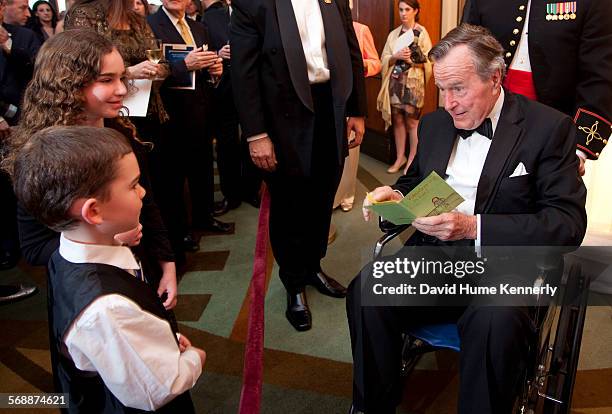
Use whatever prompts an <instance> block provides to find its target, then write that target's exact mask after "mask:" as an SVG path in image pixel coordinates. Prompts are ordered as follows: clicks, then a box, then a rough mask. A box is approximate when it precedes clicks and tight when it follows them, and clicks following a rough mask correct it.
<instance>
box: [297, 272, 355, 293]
mask: <svg viewBox="0 0 612 414" xmlns="http://www.w3.org/2000/svg"><path fill="white" fill-rule="evenodd" d="M306 283H308V284H309V285H310V286H314V287H315V289H317V290H318V291H319V292H321V293H322V294H324V295H325V296H331V297H332V298H343V297H345V296H346V288H345V287H344V286H342V285H341V284H340V283H338V282H336V281H335V280H334V279H332V278H331V277H329V276H327V275H326V274H325V272H323V271H322V270H319V271H318V272H315V273H314V274H313V275H311V276H310V277H309V278H308V281H307V282H306Z"/></svg>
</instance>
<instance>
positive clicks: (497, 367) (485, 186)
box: [347, 24, 587, 414]
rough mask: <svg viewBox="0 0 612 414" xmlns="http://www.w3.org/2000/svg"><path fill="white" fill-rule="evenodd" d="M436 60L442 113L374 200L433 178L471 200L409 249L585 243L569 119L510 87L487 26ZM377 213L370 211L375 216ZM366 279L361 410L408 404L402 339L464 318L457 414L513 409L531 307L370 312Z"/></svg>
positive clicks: (444, 46)
mask: <svg viewBox="0 0 612 414" xmlns="http://www.w3.org/2000/svg"><path fill="white" fill-rule="evenodd" d="M429 59H430V60H431V61H432V62H433V64H434V66H433V74H434V78H435V83H436V85H437V86H438V88H439V89H440V92H441V93H442V97H443V99H444V109H438V110H437V111H435V112H432V113H430V114H427V115H425V116H424V117H423V119H422V120H421V122H420V123H419V131H418V133H419V136H420V137H426V139H422V140H419V146H418V151H417V155H416V158H415V162H413V164H412V165H411V166H410V169H409V170H408V172H407V173H406V175H404V176H402V177H400V178H399V179H398V181H397V182H396V183H395V184H394V185H392V186H390V187H389V186H385V187H379V188H377V189H376V190H374V191H373V192H372V193H371V194H372V196H373V197H374V199H375V200H377V201H387V200H400V199H401V198H403V195H405V194H407V193H408V192H410V191H411V190H412V189H413V188H414V187H415V186H416V185H417V184H419V183H420V182H421V181H422V180H423V179H424V178H425V177H427V176H428V175H429V174H430V173H431V172H432V171H435V172H437V173H438V175H440V177H443V178H445V180H446V182H447V183H448V184H449V185H451V186H452V187H453V188H454V189H455V190H456V191H457V192H458V193H459V194H460V195H461V196H462V197H463V198H464V199H465V201H464V202H463V203H462V204H460V205H459V206H458V207H457V209H455V210H454V211H453V212H450V213H444V214H441V215H437V216H432V217H421V218H417V219H416V220H415V221H414V222H413V227H414V228H415V229H416V232H415V233H414V235H413V236H412V237H411V238H410V239H409V241H408V242H407V244H410V245H417V246H444V247H447V248H448V247H450V246H482V247H485V246H579V245H580V243H581V242H582V239H583V237H584V234H585V231H586V223H587V220H586V211H585V201H586V189H585V187H584V184H583V183H582V180H581V179H580V177H579V175H578V172H577V165H578V159H577V158H576V155H575V152H574V151H575V133H576V132H575V127H574V125H573V122H572V120H571V118H569V117H568V116H566V115H564V114H562V113H561V112H558V111H557V110H555V109H552V108H550V107H547V106H545V105H542V104H540V103H537V102H535V101H532V100H529V99H527V98H525V97H523V96H521V95H516V94H513V93H511V92H509V91H507V90H504V89H503V88H502V85H501V84H502V79H503V76H504V72H505V64H504V60H503V48H502V46H501V45H500V44H499V42H497V40H495V38H494V37H493V36H492V35H491V34H490V32H489V31H488V30H486V29H484V28H482V27H478V26H471V25H467V24H462V25H461V26H459V27H458V28H455V29H454V30H452V31H450V32H449V33H448V34H447V35H446V36H445V37H444V38H443V39H442V40H440V42H439V43H438V44H437V45H436V46H434V47H433V48H432V50H431V52H430V53H429ZM367 204H369V201H368V200H367V199H366V201H364V205H367ZM370 214H371V213H370V210H367V209H365V208H364V216H365V218H366V220H368V219H369V218H370ZM469 249H470V250H471V248H469ZM415 260H418V259H417V258H415ZM495 270H500V271H503V270H508V271H510V270H511V269H495ZM364 273H365V274H366V275H364ZM367 273H368V272H367V270H366V271H364V272H362V273H361V275H360V276H358V277H357V278H355V280H353V282H352V283H351V285H350V287H349V293H348V297H347V314H348V319H349V328H350V332H351V343H352V348H353V361H354V371H353V372H354V374H353V375H354V376H353V384H354V385H353V404H354V411H363V412H365V413H379V414H384V413H394V412H395V407H396V405H397V404H398V403H399V402H400V398H401V387H400V386H399V385H400V378H399V371H400V360H401V349H402V333H404V332H406V331H408V330H409V329H410V328H414V327H417V326H420V325H424V324H425V325H426V324H432V323H455V322H456V323H457V328H458V332H459V337H460V340H461V351H460V357H459V358H460V387H459V410H458V412H459V413H461V414H472V413H479V414H487V413H491V414H492V413H495V414H504V413H508V414H509V413H510V412H511V410H512V404H513V396H514V395H515V394H514V391H516V388H517V387H518V384H519V377H520V374H521V367H523V366H524V365H525V362H526V355H527V351H528V346H529V338H530V334H531V333H532V328H531V321H530V320H529V319H528V317H527V316H528V315H526V313H525V309H524V308H521V307H500V306H498V307H493V306H485V307H479V306H476V305H472V306H469V307H418V306H411V307H400V306H395V307H382V306H380V307H377V306H362V302H361V300H362V297H363V295H365V294H366V292H363V293H362V290H361V284H362V283H361V282H362V280H361V278H362V277H367ZM436 276H438V275H433V277H436ZM440 277H443V276H440ZM451 277H452V276H451ZM442 283H444V282H442Z"/></svg>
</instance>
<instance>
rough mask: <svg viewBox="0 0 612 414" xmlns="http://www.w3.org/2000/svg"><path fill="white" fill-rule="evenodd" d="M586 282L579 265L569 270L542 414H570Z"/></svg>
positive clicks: (588, 284) (586, 287)
mask: <svg viewBox="0 0 612 414" xmlns="http://www.w3.org/2000/svg"><path fill="white" fill-rule="evenodd" d="M589 286H590V279H589V278H588V277H585V276H583V275H582V274H581V272H580V266H573V267H572V269H571V270H570V273H569V276H568V281H567V285H566V290H565V296H564V301H563V304H562V307H561V311H560V313H559V321H558V324H557V331H556V336H555V342H554V345H553V351H552V358H551V365H550V371H549V378H548V382H547V386H546V394H547V396H548V398H547V399H546V402H545V403H544V412H545V413H554V414H566V413H569V412H570V408H571V403H572V394H573V391H574V384H575V381H576V371H577V369H578V357H579V356H580V345H581V342H582V331H583V329H584V319H585V316H586V309H587V300H588V295H589Z"/></svg>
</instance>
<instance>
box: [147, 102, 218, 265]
mask: <svg viewBox="0 0 612 414" xmlns="http://www.w3.org/2000/svg"><path fill="white" fill-rule="evenodd" d="M170 116H171V119H170V121H168V122H166V123H165V124H164V125H163V126H162V127H161V134H160V133H158V136H159V138H158V140H159V141H158V142H157V143H156V146H155V147H154V148H153V151H152V152H151V154H150V171H151V177H152V181H153V188H154V192H155V200H156V202H157V204H158V205H159V208H160V211H161V213H162V218H163V220H164V223H165V224H166V227H167V229H168V237H169V238H170V243H171V244H172V247H173V250H174V251H175V254H177V256H178V257H182V256H183V253H182V239H183V237H185V235H186V234H187V232H188V231H189V217H188V213H189V212H188V204H187V202H186V200H185V181H187V184H188V186H189V195H190V198H191V205H190V206H189V207H191V208H190V210H191V218H192V222H194V223H196V224H197V222H202V221H205V219H206V218H207V217H208V216H210V215H211V213H212V209H213V197H214V176H213V159H212V143H211V137H210V132H209V131H208V129H207V125H206V121H205V118H206V117H207V115H206V113H204V112H202V113H201V114H198V115H197V116H196V115H194V114H193V113H192V112H189V113H187V114H180V112H179V113H176V112H173V113H170Z"/></svg>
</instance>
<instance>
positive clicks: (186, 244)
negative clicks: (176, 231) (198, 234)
mask: <svg viewBox="0 0 612 414" xmlns="http://www.w3.org/2000/svg"><path fill="white" fill-rule="evenodd" d="M198 250H200V240H199V238H198V239H194V237H193V236H192V235H191V234H187V235H186V236H185V237H183V251H185V252H197V251H198Z"/></svg>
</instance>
